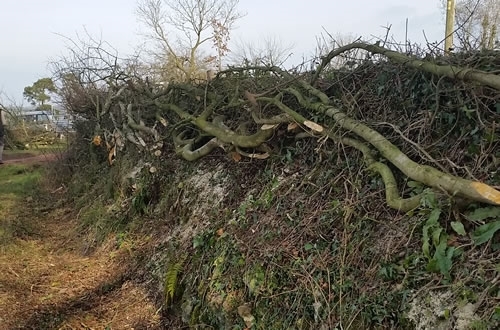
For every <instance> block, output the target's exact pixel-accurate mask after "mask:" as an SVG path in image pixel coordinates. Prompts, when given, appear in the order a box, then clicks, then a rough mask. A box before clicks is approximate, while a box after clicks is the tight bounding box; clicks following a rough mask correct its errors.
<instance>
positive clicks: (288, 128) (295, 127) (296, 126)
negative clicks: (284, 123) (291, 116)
mask: <svg viewBox="0 0 500 330" xmlns="http://www.w3.org/2000/svg"><path fill="white" fill-rule="evenodd" d="M298 127H299V125H298V124H297V123H295V122H294V123H290V124H288V127H287V128H286V130H287V131H289V132H290V131H293V130H295V129H297V128H298Z"/></svg>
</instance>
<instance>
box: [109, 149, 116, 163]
mask: <svg viewBox="0 0 500 330" xmlns="http://www.w3.org/2000/svg"><path fill="white" fill-rule="evenodd" d="M115 159H116V148H115V146H113V147H112V148H111V149H110V150H109V153H108V162H109V165H113V163H114V162H115Z"/></svg>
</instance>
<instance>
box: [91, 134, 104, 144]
mask: <svg viewBox="0 0 500 330" xmlns="http://www.w3.org/2000/svg"><path fill="white" fill-rule="evenodd" d="M92 143H93V144H94V145H96V146H100V145H101V143H102V138H101V136H100V135H95V136H94V138H93V139H92Z"/></svg>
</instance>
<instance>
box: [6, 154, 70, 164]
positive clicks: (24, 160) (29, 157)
mask: <svg viewBox="0 0 500 330" xmlns="http://www.w3.org/2000/svg"><path fill="white" fill-rule="evenodd" d="M60 156H61V154H56V153H47V154H41V155H36V154H33V153H20V154H4V155H3V162H4V164H37V163H44V162H50V161H54V160H56V159H57V158H58V157H60Z"/></svg>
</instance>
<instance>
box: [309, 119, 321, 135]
mask: <svg viewBox="0 0 500 330" xmlns="http://www.w3.org/2000/svg"><path fill="white" fill-rule="evenodd" d="M304 125H305V126H307V127H309V128H310V129H312V130H313V131H316V132H318V133H321V132H323V130H324V128H323V126H321V125H318V124H316V123H315V122H312V121H309V120H306V121H305V122H304Z"/></svg>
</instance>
